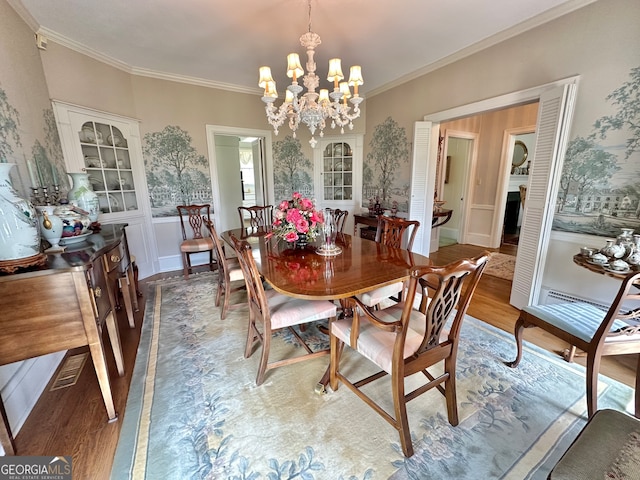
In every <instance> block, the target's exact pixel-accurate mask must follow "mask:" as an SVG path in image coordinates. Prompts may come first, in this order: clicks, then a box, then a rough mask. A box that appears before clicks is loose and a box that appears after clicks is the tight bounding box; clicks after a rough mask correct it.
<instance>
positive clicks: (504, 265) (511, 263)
mask: <svg viewBox="0 0 640 480" xmlns="http://www.w3.org/2000/svg"><path fill="white" fill-rule="evenodd" d="M515 268H516V257H514V256H513V255H506V254H504V253H499V252H493V253H491V259H490V260H489V263H488V264H487V267H486V268H485V269H484V272H483V275H491V276H492V277H498V278H504V279H505V280H513V271H514V269H515Z"/></svg>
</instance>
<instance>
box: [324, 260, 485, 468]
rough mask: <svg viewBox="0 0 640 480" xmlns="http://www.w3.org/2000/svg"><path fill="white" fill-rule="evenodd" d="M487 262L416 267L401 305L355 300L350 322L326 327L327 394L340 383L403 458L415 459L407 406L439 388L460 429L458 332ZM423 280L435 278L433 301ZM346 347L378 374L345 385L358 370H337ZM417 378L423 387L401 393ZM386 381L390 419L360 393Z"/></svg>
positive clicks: (349, 364)
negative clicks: (387, 427) (437, 368)
mask: <svg viewBox="0 0 640 480" xmlns="http://www.w3.org/2000/svg"><path fill="white" fill-rule="evenodd" d="M488 260H489V253H488V252H484V253H483V254H482V255H479V256H477V257H475V258H472V259H463V260H459V261H457V262H455V263H451V264H449V265H446V266H430V265H429V266H422V267H419V266H417V267H415V268H414V269H413V270H412V273H411V278H410V280H409V287H408V290H407V294H406V297H405V299H404V301H402V302H400V303H398V304H397V305H393V306H391V307H388V308H385V309H383V310H372V309H371V308H369V307H368V306H367V305H365V304H364V303H362V302H361V301H360V300H359V299H358V298H357V297H353V298H351V299H350V300H349V301H350V302H351V304H352V306H353V312H354V313H353V317H352V318H348V317H347V318H342V319H339V320H336V321H333V322H331V324H330V335H331V363H330V384H331V389H332V390H334V391H336V390H337V389H338V385H339V383H343V384H345V385H346V386H347V387H348V388H349V389H350V390H352V391H353V392H354V393H355V394H356V395H357V396H358V397H360V398H361V399H362V400H364V402H365V403H366V404H367V405H369V406H370V407H371V408H373V409H374V410H375V411H376V412H377V413H378V414H379V415H380V416H382V418H384V419H385V420H386V421H387V422H389V423H390V424H391V425H392V426H393V427H394V428H395V429H396V430H397V431H398V433H399V435H400V443H401V445H402V452H403V453H404V455H405V456H406V457H411V456H412V455H413V445H412V443H411V432H410V429H409V422H408V419H407V407H406V403H407V402H408V401H410V400H413V399H414V398H416V397H418V396H419V395H421V394H422V393H424V392H426V391H428V390H430V389H432V388H433V387H437V389H438V390H439V391H440V392H441V393H442V394H444V396H445V397H446V404H447V413H448V418H449V423H451V425H454V426H455V425H457V424H458V407H457V401H456V383H455V380H456V356H457V353H458V341H459V337H460V328H461V326H462V322H463V320H464V316H465V312H466V311H467V307H468V306H469V302H470V301H471V297H472V296H473V292H474V291H475V289H476V286H477V285H478V281H479V280H480V276H481V274H482V271H483V270H484V268H485V266H486V264H487V261H488ZM427 276H428V277H429V283H432V282H433V279H434V278H437V286H436V289H435V292H434V293H433V294H432V295H431V297H429V296H428V295H427V280H426V277H427ZM418 290H420V294H421V297H420V305H419V308H417V309H416V308H414V300H415V298H416V292H417V291H418ZM450 315H455V316H454V318H453V322H452V324H451V328H450V330H449V331H445V330H444V328H445V324H446V323H447V321H448V320H449V317H450ZM345 345H347V346H348V347H350V348H351V349H352V350H353V351H355V352H357V353H358V354H360V355H362V356H364V357H365V358H367V359H368V360H370V361H371V362H373V363H374V364H375V365H377V366H378V368H380V369H381V370H380V371H379V372H377V373H375V374H373V375H370V376H367V377H366V378H363V379H361V380H358V381H352V380H349V378H348V377H347V375H349V376H355V375H357V374H356V373H354V372H356V371H357V367H355V366H354V362H353V361H349V362H344V363H346V365H344V364H343V365H340V357H341V355H342V352H343V349H344V346H345ZM350 358H353V357H350ZM440 363H442V364H443V368H444V372H443V373H442V374H440V375H438V376H434V375H432V374H431V373H430V372H429V371H428V370H427V369H428V368H430V367H432V366H434V365H437V364H440ZM418 372H421V373H422V374H423V375H424V377H425V378H426V380H425V383H424V384H423V385H422V386H420V387H418V388H416V389H414V390H412V391H411V392H409V393H405V378H406V377H409V376H410V375H413V374H415V373H418ZM386 375H391V395H392V398H393V414H391V413H388V412H387V411H386V410H385V409H384V408H383V407H382V406H380V405H381V404H383V403H385V402H384V399H379V400H377V401H376V400H374V398H373V397H372V396H371V395H370V394H367V393H365V391H366V390H365V391H363V390H362V389H361V387H364V386H365V385H368V384H369V383H371V382H373V381H375V380H378V379H380V378H382V377H385V376H386ZM443 383H444V386H443V385H442V384H443ZM365 388H366V387H365Z"/></svg>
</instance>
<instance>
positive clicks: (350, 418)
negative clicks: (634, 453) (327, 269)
mask: <svg viewBox="0 0 640 480" xmlns="http://www.w3.org/2000/svg"><path fill="white" fill-rule="evenodd" d="M215 275H216V274H202V275H198V276H192V277H191V279H189V280H188V281H185V280H183V279H180V278H178V279H172V280H169V281H164V282H158V283H156V284H155V285H153V286H151V287H150V289H149V296H148V300H147V305H146V311H145V318H144V324H143V327H142V329H143V333H142V337H141V340H140V346H139V351H138V355H137V358H136V364H135V368H134V373H133V379H132V383H131V389H130V393H129V398H128V401H127V406H126V410H125V412H124V418H123V420H122V421H123V426H122V431H121V435H120V440H119V443H118V448H117V451H116V455H115V459H114V464H113V470H112V472H111V478H112V479H114V480H123V479H127V478H131V479H163V480H167V479H180V480H183V479H251V480H257V479H270V480H271V479H273V480H276V479H293V478H296V479H298V478H299V479H306V480H311V479H330V480H338V479H344V480H347V479H349V480H374V479H389V478H391V479H394V480H398V479H427V478H430V479H441V478H455V479H458V480H462V479H473V480H477V479H494V478H495V479H498V478H501V479H518V480H522V479H525V478H530V479H544V478H546V476H547V473H548V471H549V469H550V468H551V466H552V465H553V464H555V462H556V461H557V459H558V458H559V457H560V455H561V454H562V453H563V452H564V450H565V449H566V448H567V447H568V446H569V444H570V443H571V441H572V440H573V439H574V438H575V437H576V436H577V434H578V432H579V430H580V429H581V428H582V427H583V426H584V424H585V422H586V400H585V396H584V394H585V381H584V369H583V368H582V367H580V366H579V365H575V364H569V363H566V362H564V361H563V360H561V359H560V358H559V357H556V356H553V355H552V354H550V353H547V352H545V351H542V350H540V349H538V348H535V347H533V346H531V345H526V350H525V352H524V358H523V360H522V362H521V364H520V366H519V367H518V368H517V369H510V368H508V367H506V366H505V365H504V363H503V362H504V361H505V360H512V359H513V358H514V356H515V352H516V350H515V342H514V340H513V336H512V335H510V334H506V333H504V332H502V331H499V330H497V329H495V328H493V327H491V326H488V325H486V324H484V323H483V322H480V321H478V320H476V319H473V318H471V317H468V318H467V319H466V320H465V322H464V324H463V327H462V339H461V344H460V350H459V354H458V371H457V380H458V383H457V390H458V404H459V414H460V424H459V425H458V426H457V427H452V426H451V425H449V423H448V422H447V419H446V418H447V417H446V406H445V400H444V397H443V396H442V395H441V394H440V393H439V392H438V391H437V390H436V389H434V390H432V391H430V392H428V393H425V394H423V395H422V396H420V397H418V398H417V399H414V400H413V401H411V402H410V403H409V404H408V409H409V422H410V425H411V429H412V435H413V444H414V449H415V455H414V456H413V457H412V458H410V459H405V458H404V457H403V456H402V453H401V449H400V445H399V438H398V435H397V432H396V431H395V430H394V429H393V428H392V427H391V426H390V425H389V424H387V423H386V422H385V421H384V420H383V419H382V418H381V417H380V416H378V415H377V414H376V413H375V412H374V411H373V410H372V409H371V408H370V407H368V406H367V405H366V404H365V403H364V402H363V401H361V400H360V399H359V398H357V397H356V396H355V395H354V394H353V393H352V392H350V391H349V390H348V389H347V388H346V387H344V386H342V387H341V388H339V389H338V390H337V391H336V392H333V391H331V389H328V393H326V394H324V395H322V394H317V393H315V391H314V387H315V385H316V383H317V381H318V380H319V379H320V377H321V376H322V374H323V373H324V371H325V369H326V367H327V365H328V357H320V358H317V359H313V360H310V361H306V362H302V363H298V364H293V365H287V366H284V367H281V368H277V369H275V370H271V371H268V372H267V374H266V379H265V383H264V384H263V385H262V386H260V387H256V385H255V376H256V372H257V362H258V358H259V352H255V353H254V354H253V355H252V356H251V357H250V358H249V359H245V358H244V356H243V352H244V342H245V337H246V326H247V310H246V307H242V308H238V309H235V310H232V311H231V312H230V313H229V315H228V316H227V318H226V319H225V320H220V315H219V311H218V309H217V308H216V307H215V306H214V298H215V291H216V285H215V280H216V277H215ZM232 300H235V301H238V300H242V293H240V294H239V296H238V297H236V298H235V299H232ZM304 335H306V336H307V337H309V338H310V339H311V340H312V341H313V342H315V345H316V347H317V348H321V347H324V346H326V345H327V337H326V336H324V335H322V334H321V333H320V332H319V331H318V330H317V328H316V327H315V326H310V327H308V328H307V329H306V331H305V332H304ZM293 350H295V351H297V352H299V351H300V347H297V346H296V344H295V342H294V341H293V339H292V338H291V335H286V334H281V335H279V336H278V337H277V338H275V339H274V341H273V342H272V354H273V355H276V356H277V355H285V354H287V353H290V352H291V351H293ZM347 356H348V358H344V360H345V361H346V360H356V358H355V356H350V355H349V352H348V351H345V357H347ZM353 369H354V370H356V369H357V370H358V372H359V373H360V372H364V371H366V370H370V369H371V366H370V365H367V364H365V363H364V362H360V363H359V364H357V365H355V366H354V367H353ZM410 380H411V379H409V381H410ZM375 383H380V382H374V384H372V385H370V387H372V388H373V391H371V392H370V393H371V394H372V395H374V396H376V398H379V399H381V401H382V403H383V404H385V405H386V406H387V407H389V408H390V407H391V398H390V391H389V385H388V383H387V384H386V383H385V382H384V381H382V383H381V384H380V385H377V386H376V385H375ZM599 388H600V404H599V407H600V408H614V409H618V410H625V408H626V407H627V405H630V404H631V403H632V402H633V391H632V389H631V388H628V387H626V386H623V385H621V384H619V383H617V382H615V381H613V380H610V379H608V378H606V377H601V381H600V386H599Z"/></svg>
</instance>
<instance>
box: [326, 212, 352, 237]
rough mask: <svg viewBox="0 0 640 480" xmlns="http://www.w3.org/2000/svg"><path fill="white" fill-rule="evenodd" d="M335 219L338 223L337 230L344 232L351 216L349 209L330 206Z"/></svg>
mask: <svg viewBox="0 0 640 480" xmlns="http://www.w3.org/2000/svg"><path fill="white" fill-rule="evenodd" d="M329 211H330V212H331V216H332V217H333V221H334V222H335V223H336V230H337V232H338V233H344V224H345V223H346V221H347V217H348V216H349V210H340V209H339V208H330V209H329Z"/></svg>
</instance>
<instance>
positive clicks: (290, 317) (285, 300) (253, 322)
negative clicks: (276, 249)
mask: <svg viewBox="0 0 640 480" xmlns="http://www.w3.org/2000/svg"><path fill="white" fill-rule="evenodd" d="M231 240H232V242H233V244H234V248H235V249H236V252H237V253H238V259H239V260H240V266H241V267H242V271H243V274H244V280H245V284H246V287H247V297H248V299H247V300H248V302H249V327H248V329H247V342H246V346H245V351H244V356H245V358H249V357H250V356H251V354H252V353H253V349H254V345H255V344H256V343H258V344H260V345H262V355H261V356H260V363H259V366H258V374H257V376H256V385H262V383H263V382H264V377H265V373H266V371H267V370H270V369H273V368H277V367H280V366H284V365H289V364H292V363H297V362H300V361H302V360H309V359H312V358H316V357H319V356H322V355H328V354H329V350H328V349H325V350H319V351H313V350H312V348H311V347H310V346H309V345H308V344H307V343H306V342H305V341H304V339H303V338H302V336H301V335H300V334H299V333H298V332H297V331H296V329H295V328H293V327H294V326H299V325H302V324H305V323H309V322H314V321H316V320H323V319H326V318H328V319H329V320H330V321H332V320H334V319H335V317H336V310H337V307H336V305H335V304H334V303H333V302H330V301H328V300H302V299H300V298H293V297H290V296H287V295H283V294H281V293H278V292H276V291H275V290H267V291H265V289H264V287H263V285H262V278H261V276H260V273H259V272H258V267H257V266H256V263H255V260H254V258H253V253H252V250H251V245H249V243H247V242H246V241H245V240H239V239H238V238H236V237H235V236H233V235H232V236H231ZM283 328H288V329H289V331H290V332H291V333H292V334H293V336H294V337H295V338H296V340H297V341H298V343H299V344H300V345H301V346H302V347H303V348H304V349H305V350H306V352H307V353H305V354H303V355H298V356H294V357H288V358H283V359H280V360H275V361H271V362H269V352H270V349H271V337H272V335H273V333H274V332H275V331H276V330H280V329H283Z"/></svg>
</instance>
